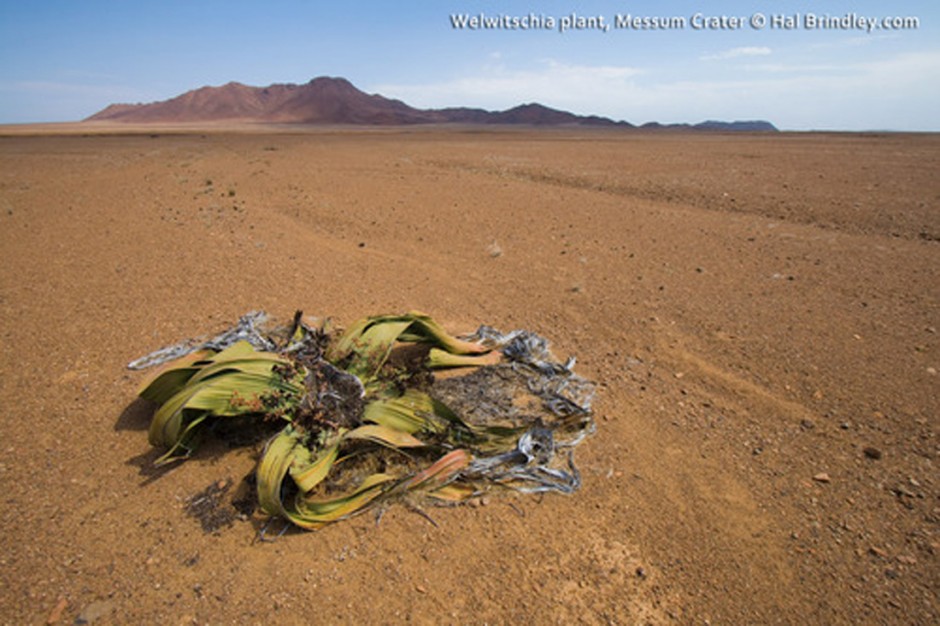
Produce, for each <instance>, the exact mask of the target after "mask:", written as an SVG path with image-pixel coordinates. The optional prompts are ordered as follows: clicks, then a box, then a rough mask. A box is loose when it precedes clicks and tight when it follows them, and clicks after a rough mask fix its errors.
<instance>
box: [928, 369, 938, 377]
mask: <svg viewBox="0 0 940 626" xmlns="http://www.w3.org/2000/svg"><path fill="white" fill-rule="evenodd" d="M927 373H928V374H930V375H931V376H936V375H937V368H936V367H928V368H927Z"/></svg>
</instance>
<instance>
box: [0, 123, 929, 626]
mask: <svg viewBox="0 0 940 626" xmlns="http://www.w3.org/2000/svg"><path fill="white" fill-rule="evenodd" d="M0 134H2V137H0V332H2V335H0V342H2V343H0V345H2V354H0V359H2V360H0V407H2V409H0V411H2V413H0V488H2V498H3V506H2V512H0V515H2V520H3V522H2V523H3V532H2V535H0V547H2V550H0V595H2V598H0V622H3V623H8V624H27V623H31V624H42V623H47V622H48V623H60V624H65V623H82V622H86V623H87V622H93V623H96V624H106V623H125V624H130V623H160V624H177V623H178V624H252V623H257V624H262V623H275V622H276V623H285V624H293V623H297V624H300V623H303V624H328V623H358V624H380V623H418V624H441V623H453V624H482V623H504V624H553V623H555V624H568V623H585V624H606V623H618V624H646V623H650V624H670V623H677V624H775V623H780V624H807V623H815V624H936V623H938V621H940V601H938V592H940V554H938V553H940V526H938V521H940V501H938V497H940V474H938V472H937V454H938V439H937V420H938V408H940V377H938V374H937V372H938V370H940V350H938V341H940V336H938V334H937V332H938V330H937V329H938V327H940V241H938V240H940V176H938V172H940V136H937V135H901V134H880V135H879V134H865V135H862V134H859V135H855V134H774V135H762V134H761V135H749V134H707V133H699V134H690V133H685V134H684V133H668V132H666V133H643V132H637V131H633V132H625V131H617V132H611V131H600V130H592V131H587V130H509V129H504V130H498V131H496V130H479V129H477V130H473V129H460V128H410V129H399V128H393V129H369V130H357V129H339V128H320V129H315V128H303V129H288V128H221V127H215V128H209V129H202V130H200V129H193V128H188V129H187V128H175V129H174V128H163V129H158V128H147V129H141V128H137V129H135V128H124V127H98V126H89V125H79V126H75V127H65V128H57V127H53V128H48V127H46V128H29V127H15V128H10V127H7V128H4V129H2V133H0ZM253 309H264V310H266V311H268V312H269V313H270V314H272V315H274V316H276V317H279V318H280V319H283V320H289V319H290V317H291V315H292V314H293V312H294V311H295V310H296V309H302V310H303V311H305V312H306V313H307V314H308V315H312V316H317V317H321V318H322V317H330V318H332V320H333V321H334V323H335V324H336V325H339V326H343V325H348V324H350V323H351V322H353V321H355V320H356V319H358V318H360V317H362V316H365V315H370V314H377V313H383V312H403V311H406V310H410V309H418V310H421V311H424V312H427V313H429V314H431V315H432V316H434V317H435V318H436V319H438V320H440V321H441V322H443V323H444V325H445V326H446V327H447V328H448V329H450V330H452V331H454V332H460V331H472V330H474V329H475V328H476V327H477V325H479V324H480V323H487V324H490V325H492V326H495V327H497V328H499V329H502V330H504V331H508V330H511V329H515V328H527V329H530V330H533V331H536V332H538V333H541V334H543V335H545V336H547V337H548V338H550V339H551V340H552V347H553V350H554V352H555V354H556V356H558V357H559V358H562V359H563V358H565V357H567V356H569V355H575V356H577V359H578V360H577V366H576V371H578V372H579V373H580V374H582V375H584V376H586V377H588V378H591V379H593V380H594V381H596V382H597V385H598V387H597V396H596V399H595V403H594V408H595V417H596V421H597V431H596V434H595V435H593V436H592V437H591V438H590V439H588V440H587V441H585V442H584V443H583V444H582V445H581V446H580V447H579V448H578V450H577V457H576V458H577V462H578V465H579V468H580V470H581V473H582V478H583V486H582V488H581V490H580V491H578V492H577V493H575V494H574V495H570V496H565V495H561V494H546V495H542V496H532V495H520V494H513V493H494V494H492V495H491V496H490V497H488V498H486V499H485V500H483V501H477V502H476V503H475V504H476V506H470V505H465V506H459V507H454V508H434V509H431V510H429V511H427V513H428V514H429V516H430V518H431V519H432V520H433V522H434V523H433V524H432V523H431V522H430V521H429V520H428V519H426V518H425V517H423V516H422V515H419V514H417V513H415V512H414V511H412V510H409V509H408V508H407V507H405V506H393V507H391V508H390V509H389V510H388V511H387V512H386V513H385V515H384V517H382V519H381V520H380V521H379V522H378V523H377V522H376V519H375V516H373V515H371V514H366V515H362V516H358V517H355V518H353V519H350V520H346V521H343V522H341V523H337V524H335V525H333V526H330V527H328V528H326V529H323V530H321V531H318V532H313V533H311V532H299V531H297V532H294V531H291V532H287V533H286V534H284V535H283V536H281V537H280V538H277V539H276V540H275V541H273V542H268V541H259V540H258V536H259V531H260V529H261V528H263V526H264V523H265V520H264V518H263V516H262V515H261V514H260V513H258V512H255V513H253V514H251V515H247V516H244V515H243V516H242V518H237V517H234V519H233V515H231V512H232V511H231V504H230V502H229V501H228V500H226V501H222V502H221V503H220V504H219V508H218V509H216V510H213V511H210V513H212V514H213V515H220V516H222V519H223V520H228V521H230V522H231V523H224V524H221V525H218V524H216V526H218V527H217V528H215V529H214V530H213V529H212V524H208V528H209V530H206V529H204V527H203V524H204V523H206V522H207V521H208V522H212V519H208V520H207V519H206V516H205V515H202V516H200V515H197V514H195V513H198V511H196V512H195V513H194V510H193V507H192V504H193V502H194V499H198V498H195V496H197V495H198V494H207V493H213V489H212V487H213V486H215V490H214V491H222V492H224V494H223V495H224V497H225V498H228V499H230V500H234V498H235V494H237V493H239V492H240V491H244V490H246V489H247V487H246V485H245V484H244V478H245V476H246V475H249V474H250V473H251V472H252V470H253V467H254V464H255V461H256V459H257V456H258V453H259V450H258V448H257V447H252V446H248V447H240V448H239V447H230V446H228V445H225V444H222V443H219V442H213V441H209V442H207V444H206V445H204V446H203V447H202V448H200V450H199V451H198V453H197V454H196V455H195V456H194V457H193V458H192V459H190V460H188V461H186V462H184V463H181V464H178V465H176V466H174V467H172V468H171V469H170V470H168V471H155V470H154V469H153V467H152V462H153V460H154V459H155V458H156V457H157V456H158V455H159V454H160V451H157V450H154V449H152V448H151V447H150V446H149V445H148V443H147V432H146V429H147V426H148V423H149V419H150V416H151V413H152V408H151V407H148V406H146V405H144V404H143V403H142V402H141V401H135V394H136V392H137V390H138V388H139V386H140V385H141V383H142V382H143V381H144V380H145V379H146V378H147V377H148V376H149V373H148V372H135V371H130V370H127V369H126V368H125V365H126V364H127V363H128V362H129V361H131V360H132V359H134V358H136V357H139V356H141V355H143V354H146V353H148V352H150V351H152V350H155V349H157V348H160V347H162V346H165V345H167V344H172V343H174V342H177V341H179V340H181V339H185V338H189V337H194V336H199V335H204V334H207V333H214V332H217V331H221V330H223V329H225V328H227V327H228V326H229V325H231V324H232V323H233V322H235V321H236V320H237V319H238V317H239V316H240V315H242V314H244V313H245V312H247V311H250V310H253ZM226 514H228V515H226ZM210 517H211V516H210Z"/></svg>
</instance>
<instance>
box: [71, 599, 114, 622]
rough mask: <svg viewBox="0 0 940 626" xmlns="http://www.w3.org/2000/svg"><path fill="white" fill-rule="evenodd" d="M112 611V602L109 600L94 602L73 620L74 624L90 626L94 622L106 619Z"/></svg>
mask: <svg viewBox="0 0 940 626" xmlns="http://www.w3.org/2000/svg"><path fill="white" fill-rule="evenodd" d="M112 611H114V602H113V601H111V600H96V601H95V602H92V603H91V604H89V605H88V606H86V607H85V609H84V610H83V611H82V612H81V613H79V615H78V617H76V618H75V623H76V624H92V623H94V622H95V621H97V620H99V619H101V618H102V617H106V616H107V615H109V614H110V613H111V612H112Z"/></svg>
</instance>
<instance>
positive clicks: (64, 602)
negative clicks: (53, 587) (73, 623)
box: [46, 596, 69, 624]
mask: <svg viewBox="0 0 940 626" xmlns="http://www.w3.org/2000/svg"><path fill="white" fill-rule="evenodd" d="M68 606H69V601H68V598H66V597H65V596H60V597H59V602H58V603H57V604H56V605H55V608H53V609H52V612H51V613H49V618H48V619H47V620H46V624H58V623H59V620H60V619H62V613H64V612H65V609H67V608H68Z"/></svg>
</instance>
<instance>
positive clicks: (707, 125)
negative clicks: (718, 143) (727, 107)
mask: <svg viewBox="0 0 940 626" xmlns="http://www.w3.org/2000/svg"><path fill="white" fill-rule="evenodd" d="M640 128H642V129H644V130H719V131H750V132H771V133H776V132H779V131H778V129H777V127H776V126H774V125H773V124H771V123H770V122H765V121H764V120H745V121H735V122H718V121H715V120H708V121H706V122H699V123H698V124H660V123H659V122H647V123H646V124H643V125H642V126H640Z"/></svg>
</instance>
